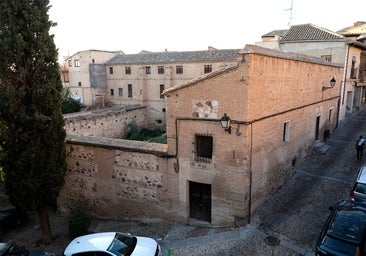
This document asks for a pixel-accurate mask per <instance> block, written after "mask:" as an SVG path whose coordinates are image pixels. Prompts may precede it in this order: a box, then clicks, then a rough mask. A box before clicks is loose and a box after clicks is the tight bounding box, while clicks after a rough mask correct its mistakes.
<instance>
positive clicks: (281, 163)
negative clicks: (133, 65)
mask: <svg viewBox="0 0 366 256" xmlns="http://www.w3.org/2000/svg"><path fill="white" fill-rule="evenodd" d="M341 77H342V65H337V64H331V63H329V62H326V61H324V60H322V59H320V58H314V57H310V56H306V55H298V54H293V53H284V52H282V51H274V50H270V49H266V48H262V47H258V46H254V45H247V46H246V47H245V48H244V49H243V50H242V51H241V52H240V55H239V59H238V64H237V65H233V66H228V67H224V68H222V69H220V70H217V71H216V72H213V73H212V74H210V75H207V76H206V77H204V78H201V79H199V80H196V81H193V82H188V83H185V84H181V85H177V86H174V87H172V88H169V89H167V90H165V92H164V94H165V95H166V97H167V108H168V109H167V112H168V114H169V115H168V117H167V130H168V153H169V154H170V155H174V156H175V158H176V163H175V168H176V170H177V172H178V173H179V184H177V185H178V186H179V200H180V201H181V203H182V204H183V206H184V208H185V209H186V210H185V213H186V214H187V219H189V218H193V219H199V220H202V221H208V222H210V223H212V224H213V225H219V226H220V225H232V224H234V223H236V222H237V221H239V220H240V219H246V218H250V216H251V215H252V214H254V213H255V212H256V210H257V209H258V208H259V207H260V206H261V205H262V204H263V203H264V202H265V201H266V200H268V199H269V198H270V195H271V194H272V192H273V191H275V190H276V189H278V187H279V186H281V184H283V182H285V181H286V180H287V178H288V177H289V176H290V175H291V174H292V171H293V169H294V168H295V166H296V165H297V164H298V163H299V162H301V161H302V160H303V158H304V157H305V156H306V155H307V154H308V153H309V152H311V148H312V145H313V143H314V142H315V141H316V140H322V139H323V134H325V131H333V130H334V129H335V126H336V122H337V109H338V107H337V106H338V100H339V89H340V84H341V83H340V81H341ZM331 82H333V83H331ZM228 117H229V118H228ZM223 119H224V121H225V120H230V128H226V129H224V128H223V127H222V125H221V124H220V121H222V120H223Z"/></svg>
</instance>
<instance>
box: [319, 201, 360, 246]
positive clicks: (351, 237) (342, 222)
mask: <svg viewBox="0 0 366 256" xmlns="http://www.w3.org/2000/svg"><path fill="white" fill-rule="evenodd" d="M365 230H366V211H365V210H364V209H360V208H357V207H352V206H350V205H341V206H339V207H337V211H336V213H335V214H334V217H333V219H332V224H331V225H329V228H328V230H327V232H326V234H327V236H331V237H334V238H337V239H340V240H343V241H347V242H349V243H354V244H359V243H361V241H362V239H363V236H364V233H365Z"/></svg>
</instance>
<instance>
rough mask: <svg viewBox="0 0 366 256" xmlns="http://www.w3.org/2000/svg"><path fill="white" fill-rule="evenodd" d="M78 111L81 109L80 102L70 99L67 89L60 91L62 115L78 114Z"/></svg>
mask: <svg viewBox="0 0 366 256" xmlns="http://www.w3.org/2000/svg"><path fill="white" fill-rule="evenodd" d="M80 109H81V103H80V101H79V100H76V99H74V98H73V97H71V93H70V89H69V88H64V89H63V90H62V104H61V112H62V114H67V113H75V112H79V111H80Z"/></svg>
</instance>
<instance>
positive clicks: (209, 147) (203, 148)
mask: <svg viewBox="0 0 366 256" xmlns="http://www.w3.org/2000/svg"><path fill="white" fill-rule="evenodd" d="M212 152H213V138H212V136H206V135H196V159H195V160H196V161H199V162H209V161H211V159H212Z"/></svg>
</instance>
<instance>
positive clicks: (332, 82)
mask: <svg viewBox="0 0 366 256" xmlns="http://www.w3.org/2000/svg"><path fill="white" fill-rule="evenodd" d="M335 84H336V80H335V79H334V77H333V78H332V79H330V81H329V85H330V86H329V87H327V86H323V88H322V89H323V91H324V90H326V89H332V88H333V87H334V86H335Z"/></svg>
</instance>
